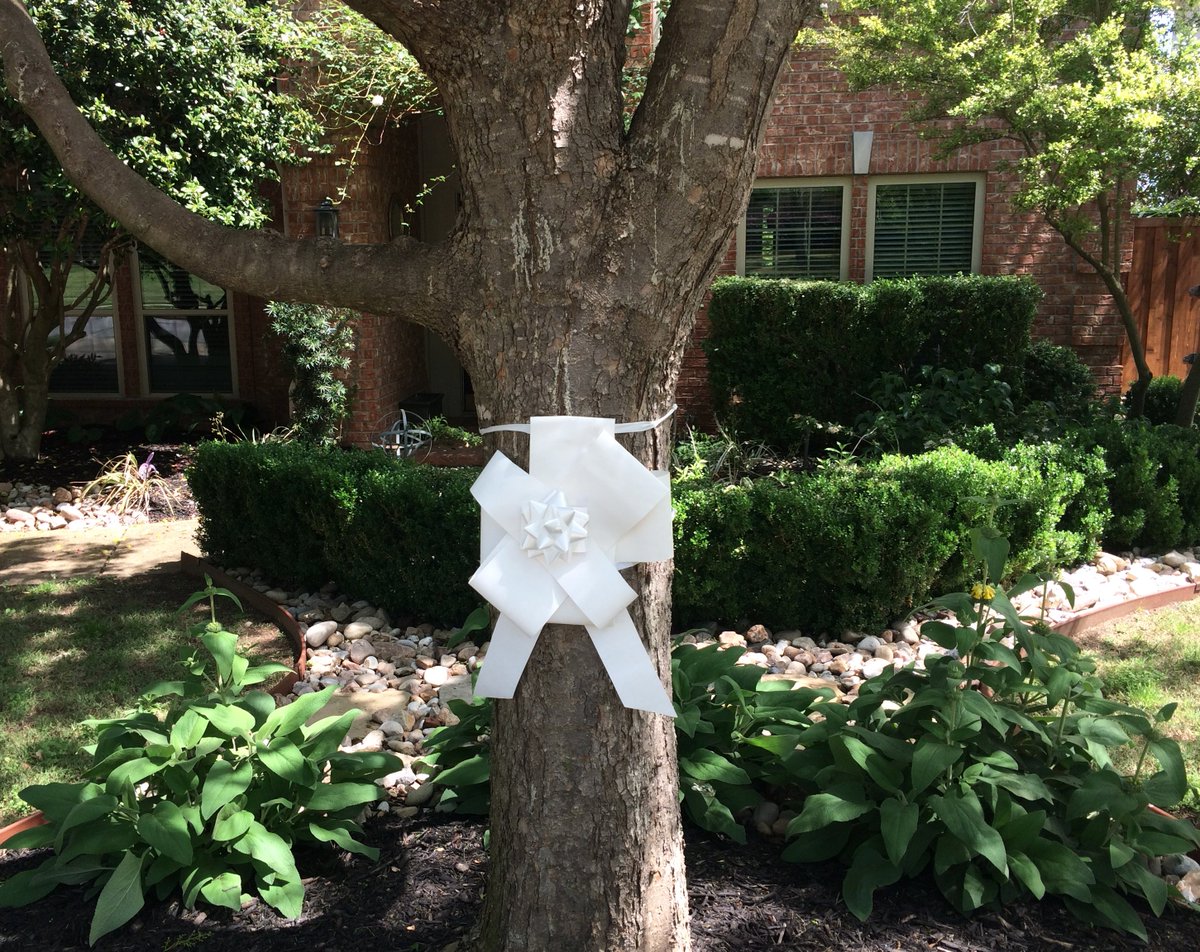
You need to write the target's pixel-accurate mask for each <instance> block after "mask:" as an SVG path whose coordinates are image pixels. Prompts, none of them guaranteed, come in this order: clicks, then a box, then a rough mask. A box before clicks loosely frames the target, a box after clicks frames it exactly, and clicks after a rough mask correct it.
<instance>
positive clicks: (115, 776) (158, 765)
mask: <svg viewBox="0 0 1200 952" xmlns="http://www.w3.org/2000/svg"><path fill="white" fill-rule="evenodd" d="M166 766H167V764H166V762H165V761H159V762H155V761H153V760H150V759H148V758H145V757H139V758H138V759H137V760H131V761H129V762H128V763H124V764H121V766H119V767H117V768H116V769H115V770H113V771H112V773H110V774H109V775H108V780H106V781H105V783H104V789H105V790H106V791H107V792H108V793H109V794H110V795H111V796H114V797H115V796H120V795H121V794H122V793H124V792H125V791H126V790H128V789H129V788H130V787H134V786H136V785H137V784H139V783H141V782H142V781H143V780H145V779H146V778H147V777H152V776H154V775H155V774H156V773H158V772H159V771H160V770H162V769H163V768H164V767H166Z"/></svg>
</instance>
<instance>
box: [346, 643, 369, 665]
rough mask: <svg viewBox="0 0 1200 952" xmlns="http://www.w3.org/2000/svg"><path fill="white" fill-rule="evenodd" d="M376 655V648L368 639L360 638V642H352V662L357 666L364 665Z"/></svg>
mask: <svg viewBox="0 0 1200 952" xmlns="http://www.w3.org/2000/svg"><path fill="white" fill-rule="evenodd" d="M374 653H375V646H374V645H373V644H371V642H369V641H367V639H366V638H360V639H359V640H358V641H355V642H352V643H351V645H350V660H351V661H353V662H354V663H355V664H362V663H363V662H364V661H366V660H367V659H368V658H369V657H371V656H372V655H373V654H374Z"/></svg>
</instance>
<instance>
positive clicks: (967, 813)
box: [929, 789, 1008, 875]
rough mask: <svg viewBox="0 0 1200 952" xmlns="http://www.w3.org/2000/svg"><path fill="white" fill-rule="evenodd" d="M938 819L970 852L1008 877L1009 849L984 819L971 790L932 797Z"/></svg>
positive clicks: (930, 799)
mask: <svg viewBox="0 0 1200 952" xmlns="http://www.w3.org/2000/svg"><path fill="white" fill-rule="evenodd" d="M929 805H930V806H931V807H933V809H934V811H935V812H936V813H937V815H938V817H939V818H940V819H941V821H942V822H943V823H945V824H946V829H948V830H949V831H950V832H951V833H953V834H954V835H955V836H956V837H957V838H958V839H959V840H960V841H962V843H963V844H964V845H966V847H967V848H968V849H970V850H971V851H972V852H973V853H976V854H978V855H980V856H982V857H983V858H984V859H986V860H987V861H988V862H989V863H991V864H992V865H993V866H995V867H996V869H997V870H999V871H1000V872H1001V873H1002V874H1003V875H1008V850H1007V849H1006V848H1005V846H1004V840H1003V839H1002V838H1001V836H1000V834H999V833H997V832H996V831H995V830H994V829H993V828H992V826H991V824H989V823H988V821H987V820H986V819H984V816H983V808H982V807H981V806H980V804H979V798H978V797H976V796H975V794H974V793H973V792H972V791H970V790H961V789H960V790H951V791H948V792H947V793H946V794H945V795H944V796H940V797H938V796H934V797H930V798H929Z"/></svg>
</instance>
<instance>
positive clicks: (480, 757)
mask: <svg viewBox="0 0 1200 952" xmlns="http://www.w3.org/2000/svg"><path fill="white" fill-rule="evenodd" d="M490 769H491V763H490V760H489V757H488V753H487V751H484V752H483V753H482V754H476V755H475V756H474V757H468V758H467V759H466V760H464V761H463V762H462V763H460V764H455V765H454V766H453V767H451V768H450V769H449V770H443V771H442V772H441V773H440V774H438V775H437V776H436V777H434V778H433V782H434V783H436V784H440V785H441V786H445V787H469V786H470V785H471V784H474V783H483V782H484V781H485V780H487V779H488V773H489V771H490ZM323 786H325V785H323ZM332 786H347V787H349V786H362V784H335V785H332ZM316 792H317V793H320V788H318V789H317V791H316ZM362 802H366V801H362ZM325 809H329V808H328V807H326V808H325ZM335 809H336V808H335Z"/></svg>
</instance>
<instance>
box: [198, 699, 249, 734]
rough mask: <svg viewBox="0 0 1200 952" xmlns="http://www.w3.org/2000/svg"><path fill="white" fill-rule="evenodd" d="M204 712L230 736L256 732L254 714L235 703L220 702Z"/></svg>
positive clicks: (216, 725)
mask: <svg viewBox="0 0 1200 952" xmlns="http://www.w3.org/2000/svg"><path fill="white" fill-rule="evenodd" d="M202 713H203V714H204V716H205V717H207V718H208V719H209V721H211V722H212V725H213V727H215V728H216V729H217V730H219V731H220V732H221V733H222V734H225V735H226V736H228V737H249V736H250V735H251V734H252V733H253V732H254V715H253V714H251V713H250V712H249V711H246V710H243V709H242V708H240V707H237V706H235V705H233V704H218V705H217V706H216V707H210V708H205V709H204V710H203V711H202Z"/></svg>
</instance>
